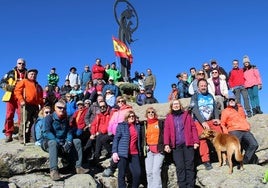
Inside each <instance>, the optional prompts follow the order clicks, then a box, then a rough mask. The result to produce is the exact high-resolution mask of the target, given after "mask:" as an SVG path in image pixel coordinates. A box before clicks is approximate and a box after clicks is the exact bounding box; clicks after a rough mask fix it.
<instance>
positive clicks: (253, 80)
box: [168, 55, 263, 117]
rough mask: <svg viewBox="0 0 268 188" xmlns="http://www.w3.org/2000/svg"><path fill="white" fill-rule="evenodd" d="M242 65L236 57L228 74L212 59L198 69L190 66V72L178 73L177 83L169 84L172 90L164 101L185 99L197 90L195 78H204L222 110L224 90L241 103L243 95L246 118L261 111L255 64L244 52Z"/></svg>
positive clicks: (259, 88) (257, 71)
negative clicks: (233, 95) (232, 94)
mask: <svg viewBox="0 0 268 188" xmlns="http://www.w3.org/2000/svg"><path fill="white" fill-rule="evenodd" d="M243 65H244V66H243V68H240V67H239V60H237V59H234V60H233V61H232V69H231V70H230V72H229V74H228V73H227V72H226V71H225V70H224V68H223V67H221V66H219V64H218V62H217V61H216V60H215V59H213V60H211V61H210V63H208V62H205V63H204V64H203V65H202V68H201V69H200V70H196V68H194V67H192V68H190V75H189V76H188V74H187V73H186V72H182V73H180V74H178V75H177V76H176V77H177V78H178V79H179V81H178V83H177V84H175V83H173V84H172V85H171V87H172V91H171V92H170V94H169V96H168V100H172V99H176V98H179V99H180V98H187V97H191V96H193V95H194V93H195V92H196V91H197V82H198V80H199V79H206V80H207V81H208V90H209V92H210V93H211V94H212V95H213V97H214V99H215V100H216V102H217V106H218V108H219V109H220V111H222V110H223V109H224V108H225V107H226V102H227V99H228V92H229V90H231V91H232V92H233V93H234V94H235V96H236V99H237V102H238V103H241V101H242V100H241V95H242V97H243V103H244V105H243V106H244V108H245V110H246V114H247V116H248V117H252V116H254V115H256V114H262V113H263V112H262V110H261V107H260V100H259V90H261V89H262V80H261V76H260V72H259V70H258V68H257V67H256V66H255V65H252V64H251V62H250V59H249V57H248V56H247V55H245V56H244V57H243Z"/></svg>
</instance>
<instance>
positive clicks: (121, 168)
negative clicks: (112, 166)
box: [117, 155, 141, 188]
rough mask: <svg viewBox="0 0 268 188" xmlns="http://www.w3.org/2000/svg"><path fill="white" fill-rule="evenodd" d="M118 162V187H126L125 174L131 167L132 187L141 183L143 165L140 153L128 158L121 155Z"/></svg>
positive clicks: (136, 187)
mask: <svg viewBox="0 0 268 188" xmlns="http://www.w3.org/2000/svg"><path fill="white" fill-rule="evenodd" d="M119 158H120V160H119V162H118V165H117V167H118V188H126V182H125V175H126V172H127V168H129V170H130V172H131V175H132V188H138V187H139V185H140V176H141V165H140V158H139V155H130V156H129V157H128V158H125V157H121V156H119Z"/></svg>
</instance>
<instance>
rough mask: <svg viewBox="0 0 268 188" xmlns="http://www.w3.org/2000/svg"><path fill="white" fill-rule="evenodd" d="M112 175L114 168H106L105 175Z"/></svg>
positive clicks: (103, 174)
mask: <svg viewBox="0 0 268 188" xmlns="http://www.w3.org/2000/svg"><path fill="white" fill-rule="evenodd" d="M112 175H113V172H112V170H111V169H110V168H106V169H105V170H104V171H103V173H102V176H103V177H110V176H112Z"/></svg>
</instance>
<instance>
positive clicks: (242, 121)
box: [221, 93, 259, 164]
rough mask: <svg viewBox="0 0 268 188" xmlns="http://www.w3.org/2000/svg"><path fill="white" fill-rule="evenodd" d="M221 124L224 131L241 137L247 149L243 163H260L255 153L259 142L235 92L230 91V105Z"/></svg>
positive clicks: (223, 113)
mask: <svg viewBox="0 0 268 188" xmlns="http://www.w3.org/2000/svg"><path fill="white" fill-rule="evenodd" d="M221 126H222V129H223V132H224V133H229V134H232V135H234V136H236V137H237V138H238V139H239V141H240V143H241V146H242V149H244V150H245V154H244V159H243V163H244V164H258V157H257V156H256V155H255V152H256V150H257V149H258V147H259V145H258V142H257V141H256V139H255V137H254V135H253V134H252V133H251V132H250V124H249V123H248V121H247V119H246V114H245V110H244V108H243V107H242V105H241V104H238V103H236V97H235V95H234V94H233V93H229V96H228V106H227V108H225V109H224V110H223V111H222V114H221Z"/></svg>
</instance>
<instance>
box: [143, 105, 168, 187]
mask: <svg viewBox="0 0 268 188" xmlns="http://www.w3.org/2000/svg"><path fill="white" fill-rule="evenodd" d="M145 117H146V121H144V127H145V138H144V139H145V143H146V149H147V150H146V151H147V153H146V156H145V169H146V176H147V183H148V184H147V187H148V188H162V181H161V169H162V168H161V167H162V164H163V161H164V158H165V155H164V140H163V137H164V121H163V120H159V119H158V115H157V113H156V110H155V109H154V108H153V107H148V108H147V109H146V113H145Z"/></svg>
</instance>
